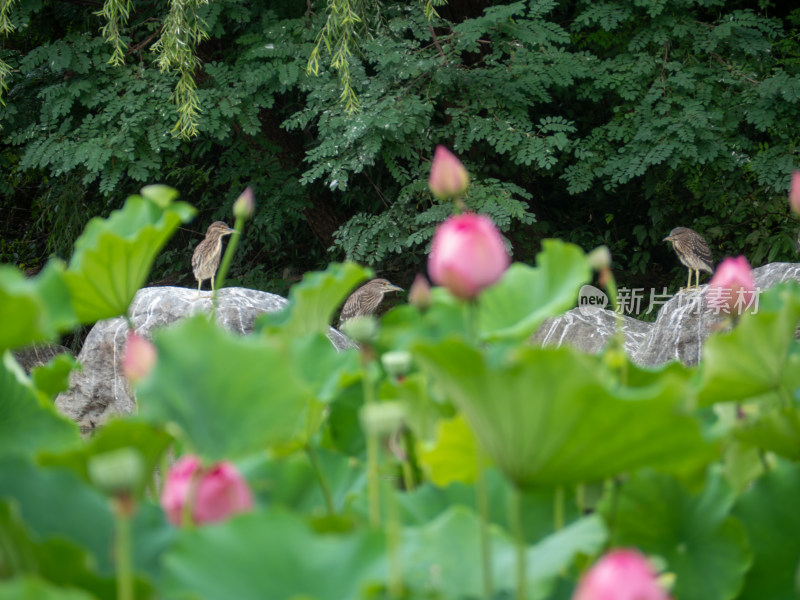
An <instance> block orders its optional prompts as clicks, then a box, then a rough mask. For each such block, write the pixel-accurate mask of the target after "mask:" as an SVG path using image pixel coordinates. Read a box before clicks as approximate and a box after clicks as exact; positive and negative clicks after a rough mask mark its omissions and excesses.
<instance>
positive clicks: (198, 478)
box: [161, 454, 253, 526]
mask: <svg viewBox="0 0 800 600" xmlns="http://www.w3.org/2000/svg"><path fill="white" fill-rule="evenodd" d="M187 502H191V504H192V520H193V521H194V523H197V524H201V523H213V522H215V521H222V520H224V519H227V518H228V517H230V516H232V515H234V514H236V513H241V512H246V511H248V510H250V509H252V508H253V495H252V493H251V492H250V487H249V486H248V485H247V482H246V481H245V480H244V478H242V476H241V475H240V474H239V472H238V471H237V470H236V467H234V465H233V464H232V463H230V462H226V461H222V462H218V463H216V464H214V465H212V466H211V467H209V468H207V469H205V468H203V466H202V465H201V463H200V459H199V458H198V457H196V456H194V455H191V454H188V455H186V456H183V457H181V458H180V459H179V460H178V462H176V463H175V464H174V465H172V468H171V469H170V470H169V473H167V479H166V481H165V482H164V489H163V491H162V492H161V508H163V509H164V512H165V513H166V514H167V519H169V521H170V523H172V524H173V525H176V526H177V525H181V523H182V521H183V511H184V506H185V505H186V503H187Z"/></svg>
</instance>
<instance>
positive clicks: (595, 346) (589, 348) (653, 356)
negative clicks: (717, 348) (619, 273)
mask: <svg viewBox="0 0 800 600" xmlns="http://www.w3.org/2000/svg"><path fill="white" fill-rule="evenodd" d="M753 276H754V279H755V282H756V287H757V288H759V289H760V290H761V291H764V290H766V289H768V288H770V287H772V286H773V285H775V284H777V283H780V282H782V281H788V280H790V279H795V280H797V281H798V282H800V264H795V263H770V264H768V265H764V266H763V267H758V268H757V269H753ZM707 292H708V285H701V286H700V287H699V288H698V289H690V290H681V291H679V292H678V293H677V294H675V295H674V296H672V297H671V298H670V299H669V300H667V301H666V302H665V303H664V304H663V306H661V309H660V310H659V312H658V316H657V318H656V320H655V322H653V323H647V322H644V321H640V320H638V319H633V318H631V317H627V316H626V317H623V331H624V333H625V350H626V351H627V352H628V355H629V356H630V357H631V358H632V360H633V361H634V362H637V363H639V364H642V365H653V366H654V365H660V364H663V363H666V362H669V361H671V360H679V361H681V362H683V363H684V364H687V365H695V364H697V363H698V362H699V361H700V357H701V356H702V348H703V343H704V342H705V341H706V339H707V338H708V336H709V335H711V333H712V332H713V331H714V329H715V327H716V326H717V325H718V324H719V323H720V322H721V321H722V320H723V318H722V316H721V315H718V314H716V313H715V312H714V310H712V309H709V308H708V307H707V306H706V293H707ZM614 327H615V317H614V313H613V312H612V311H610V310H606V309H601V308H597V307H581V308H574V309H572V310H570V311H568V312H566V313H565V314H563V315H560V316H558V317H555V318H552V319H547V320H546V321H545V322H544V323H543V324H542V325H541V326H540V327H539V329H538V330H537V331H536V333H535V334H534V336H533V338H532V341H534V342H536V343H539V344H543V345H554V346H560V345H561V344H568V345H570V346H572V347H575V348H577V349H579V350H583V351H584V352H590V353H595V352H599V351H600V350H601V349H602V348H603V347H604V346H605V344H606V343H607V342H608V340H609V338H610V337H611V336H612V335H613V334H614Z"/></svg>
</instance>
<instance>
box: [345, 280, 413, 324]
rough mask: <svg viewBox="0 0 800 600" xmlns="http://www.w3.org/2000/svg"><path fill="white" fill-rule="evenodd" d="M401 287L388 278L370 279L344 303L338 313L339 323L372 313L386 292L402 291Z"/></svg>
mask: <svg viewBox="0 0 800 600" xmlns="http://www.w3.org/2000/svg"><path fill="white" fill-rule="evenodd" d="M402 291H404V290H403V288H401V287H399V286H397V285H394V284H393V283H390V282H389V280H388V279H371V280H370V281H368V282H367V283H365V284H364V285H362V286H361V287H360V288H358V289H357V290H356V291H355V292H353V293H352V294H350V297H349V298H348V299H347V301H346V302H345V303H344V306H343V307H342V312H341V314H340V315H339V325H341V324H342V323H344V322H345V321H346V320H347V319H352V318H353V317H364V316H367V315H371V314H373V313H374V312H375V311H376V310H377V308H378V305H380V303H381V302H382V301H383V296H384V294H386V292H402Z"/></svg>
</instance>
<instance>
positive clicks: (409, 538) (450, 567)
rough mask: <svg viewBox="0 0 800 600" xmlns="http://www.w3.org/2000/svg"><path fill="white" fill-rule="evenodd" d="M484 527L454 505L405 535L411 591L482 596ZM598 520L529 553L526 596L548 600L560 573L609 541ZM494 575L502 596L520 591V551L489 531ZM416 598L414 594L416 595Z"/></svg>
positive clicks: (575, 527)
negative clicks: (517, 551)
mask: <svg viewBox="0 0 800 600" xmlns="http://www.w3.org/2000/svg"><path fill="white" fill-rule="evenodd" d="M479 536H480V527H479V523H478V519H477V517H476V516H475V513H474V512H473V511H472V510H470V509H468V508H466V507H464V506H458V505H456V506H452V507H450V508H449V509H448V510H446V511H445V512H443V513H442V514H441V515H439V516H438V517H436V518H435V519H434V520H432V521H431V522H430V523H427V524H425V525H422V526H420V527H409V528H406V529H405V530H404V531H403V537H402V545H403V546H402V559H401V561H402V565H403V575H404V577H405V580H406V582H407V584H408V585H409V587H411V589H412V590H413V591H415V592H416V593H417V595H420V596H421V595H422V594H423V593H424V592H428V593H430V592H431V591H433V592H434V594H436V595H435V597H441V598H452V599H457V598H464V597H482V594H483V576H482V573H481V570H480V569H477V568H472V569H465V568H464V566H465V565H478V564H480V561H481V558H480V547H481V544H480V539H479ZM606 536H607V534H606V530H605V527H604V526H603V523H602V521H601V519H600V518H599V517H596V516H593V517H588V518H584V519H581V520H579V521H577V522H575V523H573V524H571V525H569V526H567V527H565V528H564V529H562V530H560V531H558V532H556V533H554V534H552V535H551V536H548V537H546V538H544V539H543V540H542V541H540V542H539V543H538V544H536V545H534V546H532V547H528V548H527V549H526V565H527V566H526V576H527V579H526V584H527V591H528V596H527V597H528V598H531V599H539V598H546V597H547V595H548V594H549V593H550V591H551V589H552V586H553V584H554V582H555V579H556V578H557V577H558V575H559V573H560V572H561V571H563V570H565V569H567V568H568V567H569V566H570V565H571V564H572V562H573V560H574V559H575V556H576V554H578V553H582V554H594V553H596V552H598V551H600V549H601V548H602V546H603V544H604V543H605V540H606ZM491 548H492V556H491V563H492V572H493V578H494V584H495V588H496V589H497V591H498V592H502V591H507V592H510V591H512V590H514V589H515V588H516V573H515V567H516V548H515V545H514V543H513V541H512V540H511V538H510V536H508V534H506V533H505V532H504V531H502V530H501V529H499V528H497V527H492V528H491ZM414 597H416V596H414Z"/></svg>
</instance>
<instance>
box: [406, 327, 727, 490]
mask: <svg viewBox="0 0 800 600" xmlns="http://www.w3.org/2000/svg"><path fill="white" fill-rule="evenodd" d="M415 356H416V358H417V361H418V363H419V364H420V365H421V367H422V368H423V370H425V371H427V372H428V373H429V374H430V375H431V376H432V377H433V378H435V380H436V383H437V384H438V385H439V386H440V387H441V388H442V389H443V390H444V392H445V395H446V396H447V398H448V399H449V400H451V401H452V402H453V404H455V405H456V407H458V408H459V410H461V411H462V412H463V414H464V416H465V417H466V419H467V421H468V423H469V424H470V427H471V428H472V430H473V432H474V433H475V436H476V438H477V439H478V441H479V443H480V444H481V446H482V447H483V449H484V451H485V452H486V453H487V454H488V456H489V457H490V458H491V459H492V461H493V462H494V464H495V465H496V466H497V467H498V468H499V469H500V470H501V471H503V472H504V473H505V475H506V476H507V477H509V478H510V479H511V480H512V481H514V482H516V483H517V484H518V485H521V486H529V485H548V484H552V485H556V484H564V483H578V482H582V481H594V480H599V479H604V478H606V477H609V476H611V475H615V474H617V473H621V472H624V471H628V470H632V469H636V468H639V467H642V466H646V465H655V466H659V467H661V468H671V469H679V470H687V469H691V468H696V467H697V466H698V465H702V464H704V463H705V462H707V461H708V460H710V459H711V458H712V457H713V456H714V454H715V452H714V449H713V448H711V447H709V446H708V444H707V443H706V442H705V441H704V440H703V438H702V437H701V434H700V428H699V424H698V422H697V421H696V420H695V419H694V418H693V417H692V416H690V415H688V414H683V411H682V408H681V407H682V406H683V404H684V402H685V399H686V396H687V395H688V394H689V389H688V383H687V379H686V377H687V376H686V374H685V372H684V371H672V370H667V371H661V372H659V371H652V372H648V371H643V370H634V369H633V368H632V367H631V366H630V365H628V369H630V370H632V371H633V372H634V373H635V374H636V385H630V386H627V387H623V386H619V385H616V384H614V383H613V381H614V379H615V378H614V377H612V375H611V374H610V373H606V372H605V369H604V366H603V363H602V359H601V358H598V357H593V356H588V355H584V354H581V353H579V352H577V351H575V350H572V349H570V348H559V349H549V348H532V347H522V348H518V349H515V350H514V351H512V352H509V353H508V354H506V355H501V356H493V357H491V358H489V357H486V356H484V355H483V354H481V353H480V352H478V351H477V350H475V349H473V348H471V347H469V346H467V345H466V344H465V343H464V342H462V341H459V340H448V341H445V342H442V343H439V344H419V345H418V346H416V347H415Z"/></svg>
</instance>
